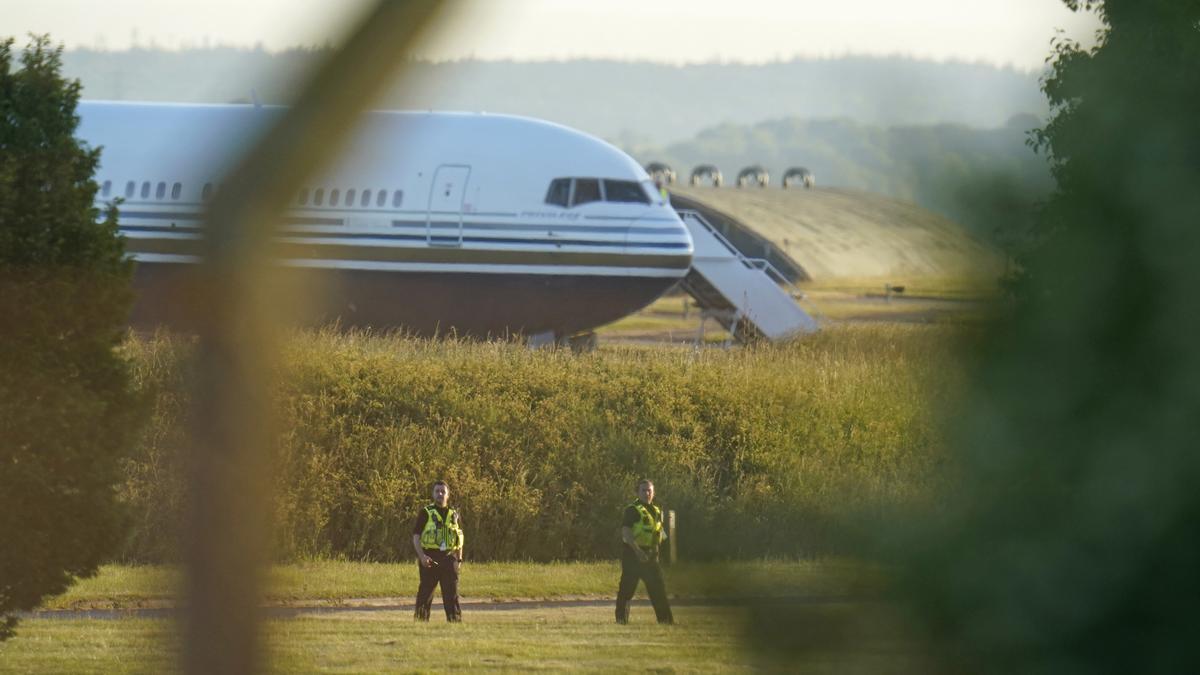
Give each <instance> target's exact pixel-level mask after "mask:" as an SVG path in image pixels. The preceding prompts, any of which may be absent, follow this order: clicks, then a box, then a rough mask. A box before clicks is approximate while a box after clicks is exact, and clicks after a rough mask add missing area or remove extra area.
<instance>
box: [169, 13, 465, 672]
mask: <svg viewBox="0 0 1200 675" xmlns="http://www.w3.org/2000/svg"><path fill="white" fill-rule="evenodd" d="M443 4H444V3H441V2H438V0H411V1H402V0H383V1H381V2H378V3H377V4H376V5H375V6H374V8H373V9H372V10H371V11H370V12H368V14H367V16H366V18H365V19H364V20H363V21H362V22H361V23H360V24H359V25H358V27H357V28H356V29H355V30H354V32H353V34H352V37H350V39H349V40H348V41H347V43H346V44H345V46H344V47H343V48H341V49H340V50H338V51H337V52H336V53H335V54H333V55H332V56H331V57H330V59H329V60H328V61H327V62H325V63H324V64H322V65H321V66H320V67H319V68H318V69H317V71H316V72H315V74H314V76H313V78H312V79H311V81H310V82H309V83H308V84H307V85H306V86H305V88H304V90H303V92H302V93H301V94H300V96H299V99H298V100H297V101H296V103H295V104H294V106H293V107H291V108H290V109H289V110H288V111H287V112H286V114H284V116H283V117H282V118H280V120H279V122H278V123H277V124H276V125H275V126H274V127H272V128H271V129H269V130H268V131H267V132H266V133H265V134H264V135H263V136H262V137H261V138H260V139H259V140H258V142H257V143H256V144H255V145H254V147H253V148H252V149H250V150H249V152H248V153H247V154H246V155H245V156H244V157H242V158H241V160H239V161H238V162H237V163H236V164H235V168H234V169H233V170H232V171H231V172H230V173H229V174H228V175H227V176H226V177H225V180H224V185H225V187H224V188H223V189H222V190H221V191H220V192H218V194H217V197H216V199H215V200H214V201H213V203H212V206H211V209H210V210H209V213H208V216H207V220H206V224H205V225H206V229H205V232H206V237H207V239H206V247H207V248H206V258H205V261H204V263H203V264H201V265H199V266H198V269H197V282H198V284H197V288H196V289H195V292H196V293H195V295H196V298H197V301H196V303H195V306H194V309H195V316H194V320H195V321H194V325H196V326H197V333H198V334H199V338H200V341H199V348H198V353H197V358H198V361H197V368H196V392H195V399H194V400H195V408H194V412H195V415H194V422H193V424H194V428H193V430H192V443H193V445H192V453H193V455H192V462H191V482H192V499H193V503H192V509H191V514H190V515H191V520H190V522H189V524H188V525H189V529H188V530H187V539H188V541H187V544H186V549H185V550H186V552H187V575H186V582H185V583H186V587H185V589H184V592H185V595H186V598H185V606H186V610H185V612H184V614H183V615H182V617H183V626H182V629H183V648H182V652H181V658H182V660H183V664H182V665H183V670H184V672H187V673H197V674H199V673H204V674H206V675H207V674H208V673H230V674H236V673H251V672H254V671H256V670H259V669H260V668H261V667H262V665H263V660H262V654H261V652H260V649H259V636H258V608H259V578H260V576H261V574H262V572H263V569H264V565H265V562H266V560H267V547H268V542H269V541H270V536H269V529H268V527H267V512H268V507H269V504H270V502H269V492H268V489H267V488H268V486H269V484H270V481H269V480H268V471H267V464H268V458H269V450H270V447H271V445H272V444H273V443H274V442H275V439H276V435H275V434H273V433H272V428H271V425H270V418H271V404H270V383H269V381H268V377H269V376H270V374H271V372H272V369H271V365H272V357H273V355H274V354H275V353H276V350H275V348H274V344H275V340H274V338H275V328H276V325H277V323H278V322H277V319H278V318H279V317H280V316H281V314H280V312H279V308H280V307H284V306H287V305H288V304H289V303H290V302H294V301H295V300H296V298H286V297H284V296H282V295H281V294H280V293H279V281H280V280H279V279H278V278H276V276H277V275H276V274H275V272H276V268H277V265H274V264H272V262H271V260H270V255H269V254H270V242H271V235H272V232H273V231H274V229H275V226H276V225H277V223H278V220H279V214H280V212H281V211H282V210H283V208H284V206H285V205H286V204H287V202H288V198H289V196H290V195H291V194H292V193H293V191H294V190H295V189H296V188H297V187H298V186H299V185H300V184H301V182H302V181H303V180H304V179H305V178H306V177H307V176H309V175H310V174H311V173H313V172H314V171H315V170H317V169H319V168H320V167H321V166H322V165H324V164H326V163H327V162H328V161H329V160H331V159H332V158H333V156H334V154H335V153H336V152H337V151H338V150H339V149H340V148H341V147H342V145H343V144H344V142H345V140H346V139H347V137H348V135H349V133H350V131H351V126H352V123H353V122H354V121H355V118H356V117H357V116H358V115H359V113H360V111H361V110H362V109H363V108H364V107H365V106H367V105H368V104H369V103H370V102H371V101H372V100H373V98H374V97H375V96H376V95H377V93H378V92H379V91H380V90H381V89H382V88H383V86H384V85H385V84H387V83H388V82H389V81H391V80H392V79H393V78H394V76H395V75H396V72H397V69H396V66H397V65H398V64H399V63H400V62H401V59H402V58H403V57H404V55H405V54H406V51H407V50H408V49H409V47H410V46H411V45H412V43H413V41H414V39H415V38H416V37H417V36H419V35H420V34H421V32H422V31H423V30H425V29H426V28H427V27H428V24H429V22H430V20H431V19H432V18H433V16H434V15H435V13H437V11H438V10H439V9H440V7H441V6H442V5H443Z"/></svg>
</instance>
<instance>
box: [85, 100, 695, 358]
mask: <svg viewBox="0 0 1200 675" xmlns="http://www.w3.org/2000/svg"><path fill="white" fill-rule="evenodd" d="M282 112H283V110H282V109H281V108H273V107H254V106H238V105H176V104H133V103H107V102H84V103H81V104H80V105H79V114H80V118H81V123H80V127H79V132H78V133H79V136H80V137H81V138H82V139H83V140H84V141H86V142H87V143H88V144H90V145H91V146H92V147H102V148H103V151H102V154H101V164H100V167H99V169H98V171H97V174H96V179H97V182H98V183H100V185H101V189H100V191H99V192H98V194H97V197H96V199H97V205H98V206H103V205H104V204H107V203H108V202H110V201H111V200H113V199H116V198H121V199H123V202H122V203H121V204H120V207H119V212H120V215H119V226H120V231H121V233H122V234H123V235H124V236H125V238H126V249H127V251H128V252H129V253H130V255H131V256H132V257H133V258H134V259H135V260H136V261H137V268H136V272H135V280H134V283H135V290H136V292H137V296H136V298H137V299H136V300H135V305H134V309H133V316H132V317H131V323H132V324H133V325H135V326H143V327H144V326H150V325H154V324H158V323H166V324H174V323H186V321H185V320H184V317H185V316H186V314H187V311H186V310H187V307H186V300H185V299H184V298H183V296H181V295H180V292H181V291H180V288H181V285H180V280H181V279H182V278H183V277H184V276H186V273H187V270H188V269H189V268H191V267H192V266H193V265H194V263H196V262H197V261H198V260H199V259H200V258H199V252H200V250H201V248H200V245H201V243H202V241H201V240H202V237H203V233H202V230H201V224H202V222H203V220H204V211H205V206H206V203H207V202H208V201H209V200H210V199H211V198H212V195H213V194H214V193H215V191H216V190H218V189H219V187H220V186H219V181H220V180H221V177H222V176H223V175H224V173H225V171H226V169H227V168H228V164H229V162H231V161H232V160H233V158H235V157H236V155H237V154H238V152H239V150H240V149H242V148H244V147H245V146H246V145H247V144H248V143H249V142H251V141H252V140H253V138H254V137H255V136H256V135H257V134H259V133H261V132H262V131H263V130H264V128H265V126H266V125H268V124H270V123H271V122H272V121H274V120H276V119H278V116H279V115H281V114H282ZM283 222H284V224H285V225H284V228H283V230H282V232H281V233H280V237H279V241H278V242H277V245H278V247H277V248H278V250H279V251H280V253H279V255H280V262H281V263H282V264H283V265H284V266H285V267H287V268H288V269H291V270H296V271H297V273H302V274H305V275H309V276H314V277H316V278H318V280H319V284H320V285H319V287H320V288H321V289H322V290H323V292H322V293H320V294H319V296H318V297H317V298H316V299H315V302H314V303H313V304H314V305H315V307H313V308H312V310H311V313H310V316H311V317H312V318H313V320H315V321H320V322H326V321H335V320H336V321H338V322H340V323H341V325H344V326H370V327H374V328H404V329H406V330H410V331H413V332H415V333H418V334H446V333H457V334H459V335H474V336H479V337H485V336H489V335H491V336H498V335H504V334H512V333H524V334H539V333H547V332H553V333H555V334H557V335H570V334H574V333H578V332H581V331H586V330H590V329H592V328H595V327H596V326H599V325H602V324H605V323H608V322H610V321H613V320H615V319H618V318H620V317H622V316H625V315H627V314H630V313H632V312H634V311H637V310H638V309H640V308H642V307H644V306H645V305H647V304H649V303H650V302H652V301H653V300H654V299H655V298H657V297H659V296H660V295H661V294H662V293H664V292H665V291H666V290H668V289H669V288H671V287H672V286H673V285H674V284H675V283H676V282H677V281H679V280H680V279H681V278H682V277H683V276H685V275H686V274H687V271H688V268H689V266H690V264H691V257H692V241H691V238H690V236H689V235H688V231H687V228H686V226H685V225H684V224H683V222H682V221H681V220H680V219H679V216H678V215H677V214H676V213H675V211H674V210H673V209H672V208H671V207H670V205H669V204H667V203H665V202H664V200H663V199H662V198H661V197H660V196H659V195H658V193H657V191H656V190H655V188H654V186H653V184H652V182H651V181H650V179H649V177H648V176H647V174H646V172H645V171H644V170H643V169H642V167H641V166H639V165H638V164H637V162H635V161H634V160H633V159H632V158H630V157H629V156H628V155H625V154H624V153H623V152H621V151H620V150H618V149H616V148H614V147H613V146H611V145H609V144H607V143H605V142H603V141H601V140H599V139H596V138H594V137H592V136H589V135H587V134H584V133H581V132H578V131H575V130H572V129H568V128H566V127H563V126H560V125H556V124H552V123H549V122H543V121H539V120H533V119H528V118H521V117H513V116H507V115H490V114H469V113H423V112H372V113H367V114H365V115H363V118H362V121H361V124H360V125H359V126H358V128H357V129H356V131H355V133H354V135H353V138H352V140H351V142H350V143H349V144H348V145H347V147H346V148H345V150H344V152H342V153H341V154H340V155H339V158H338V159H337V160H336V161H335V162H334V163H332V165H331V166H330V167H329V168H328V169H326V170H324V171H322V172H321V173H320V174H319V175H317V176H315V177H314V178H312V179H311V180H309V181H308V182H307V183H306V184H305V185H304V186H303V187H301V188H300V189H298V190H297V192H296V194H295V196H294V197H293V199H292V200H291V203H290V204H289V206H288V208H287V210H286V212H285V213H284V216H283Z"/></svg>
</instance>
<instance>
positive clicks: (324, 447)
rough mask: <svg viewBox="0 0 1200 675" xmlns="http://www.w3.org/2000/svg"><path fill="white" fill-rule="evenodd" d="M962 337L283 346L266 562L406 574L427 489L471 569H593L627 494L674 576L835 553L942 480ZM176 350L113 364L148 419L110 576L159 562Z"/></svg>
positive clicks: (859, 333) (165, 548)
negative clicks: (401, 566)
mask: <svg viewBox="0 0 1200 675" xmlns="http://www.w3.org/2000/svg"><path fill="white" fill-rule="evenodd" d="M961 339H962V334H961V330H960V329H955V328H951V327H944V326H942V327H905V326H896V325H878V326H858V327H841V328H834V329H829V330H826V331H824V332H822V333H820V334H818V335H814V336H812V337H809V338H806V339H804V340H801V341H799V342H796V343H794V344H790V345H783V346H773V347H771V346H766V347H760V348H751V349H732V350H718V349H701V350H698V351H697V350H692V349H687V348H675V347H662V348H633V347H628V348H618V347H606V348H604V349H601V350H598V351H596V352H594V353H591V354H585V355H575V354H572V353H570V352H566V351H545V350H541V351H534V350H529V349H527V348H524V347H522V346H519V345H514V344H509V343H472V342H453V341H437V342H429V341H422V340H416V339H408V338H402V337H394V336H378V335H371V334H364V333H350V334H343V333H337V332H333V331H324V332H317V333H298V334H295V335H293V336H291V337H290V338H289V339H288V340H286V341H285V343H284V345H283V353H282V354H281V356H282V358H281V359H280V362H281V363H282V364H283V365H282V366H281V371H280V372H279V376H278V380H277V387H276V392H277V394H276V403H277V406H278V411H279V419H280V420H281V421H282V426H281V428H282V429H283V430H284V432H283V434H282V437H281V438H280V442H279V444H278V447H277V448H275V450H274V452H275V456H276V464H275V466H276V476H277V480H276V494H275V496H274V502H273V503H274V511H275V512H274V516H275V524H276V529H275V531H276V538H277V541H276V547H277V551H278V556H279V557H280V558H281V559H285V560H287V559H296V558H306V557H346V558H351V559H375V560H393V559H396V558H403V557H405V556H407V555H409V554H410V552H409V549H410V544H409V539H410V532H411V522H412V518H413V516H414V515H415V511H416V509H417V508H419V506H420V505H421V504H422V503H424V502H425V501H426V500H427V498H428V492H429V485H430V483H431V482H432V481H433V480H434V479H437V478H444V479H446V480H447V481H448V482H449V483H450V485H451V489H452V501H453V502H454V503H455V504H456V505H458V506H459V507H460V509H461V510H462V513H463V520H464V524H465V527H466V531H467V538H468V539H467V541H468V549H469V555H471V556H473V557H477V558H482V559H497V560H503V559H532V560H556V559H589V558H597V557H609V556H611V555H613V554H614V553H615V551H616V542H617V534H616V532H617V525H618V521H619V517H620V512H621V508H622V506H623V505H624V504H625V503H627V502H628V501H629V500H630V499H631V498H632V494H633V487H634V483H635V481H636V479H638V478H639V477H642V476H649V477H652V478H654V479H655V481H656V484H657V487H658V492H659V495H660V501H661V502H662V503H663V504H664V505H665V506H666V507H668V508H673V509H675V510H676V511H677V513H678V518H679V534H678V539H679V542H678V545H679V548H680V551H681V554H682V555H684V556H687V557H689V558H693V559H695V558H714V557H727V556H763V555H775V554H781V555H797V554H798V555H817V554H823V553H832V552H837V551H840V550H843V549H844V547H845V546H846V540H845V537H844V535H845V534H846V533H847V532H852V531H853V529H852V527H851V525H852V524H853V523H854V522H856V521H857V520H859V519H861V518H862V517H863V516H867V517H870V515H871V514H876V513H881V512H886V511H887V510H890V509H893V508H898V507H901V506H903V505H905V504H908V503H911V502H912V501H913V500H914V499H920V498H921V496H922V495H923V494H925V493H926V492H927V488H928V486H929V483H930V481H932V480H936V476H937V475H939V474H938V472H937V470H936V469H937V467H938V465H939V464H940V463H941V462H942V458H943V453H942V447H941V440H940V436H939V431H938V429H939V425H938V420H937V416H936V414H935V411H939V410H945V409H946V407H947V406H948V405H949V404H950V402H951V401H953V400H954V398H955V395H956V392H957V391H958V390H959V389H960V387H961V385H962V377H963V376H962V363H961V361H960V360H959V359H958V357H956V356H955V354H956V346H957V345H958V343H959V342H960V341H961ZM191 352H192V345H191V344H190V342H189V341H187V340H183V339H179V338H172V337H168V336H166V335H158V336H155V337H153V338H148V339H147V338H142V339H136V338H135V339H131V340H130V341H129V343H128V344H127V346H126V354H127V355H128V357H129V358H130V359H131V360H132V362H133V363H134V364H135V366H136V372H137V382H138V385H139V386H140V387H141V388H143V389H144V390H146V391H148V392H150V393H151V394H152V395H153V396H154V397H155V399H156V401H157V407H156V413H155V417H154V420H153V422H152V424H151V425H150V427H149V428H148V429H147V430H146V432H145V434H144V436H143V439H142V441H141V444H140V446H139V448H138V451H137V453H136V456H135V458H134V459H133V460H131V461H130V462H129V463H128V464H127V465H126V467H125V468H126V482H125V484H124V486H123V489H122V494H123V497H124V499H125V501H126V503H127V504H128V506H129V509H130V512H131V514H132V515H133V526H132V527H131V528H130V536H129V541H128V542H127V545H126V547H125V554H124V557H125V558H126V559H127V560H133V561H169V560H172V559H173V558H174V557H175V551H176V550H177V546H176V534H175V533H176V532H177V528H176V527H175V523H176V522H177V521H178V518H179V515H180V514H181V512H182V508H183V507H182V505H183V503H184V491H183V488H182V482H181V480H180V476H181V475H182V465H181V462H182V458H181V454H180V452H179V450H180V448H181V447H182V446H183V440H184V435H183V434H184V429H185V428H186V422H187V414H188V407H189V404H188V395H187V382H188V377H189V375H188V373H189V363H190V361H189V359H190V355H191Z"/></svg>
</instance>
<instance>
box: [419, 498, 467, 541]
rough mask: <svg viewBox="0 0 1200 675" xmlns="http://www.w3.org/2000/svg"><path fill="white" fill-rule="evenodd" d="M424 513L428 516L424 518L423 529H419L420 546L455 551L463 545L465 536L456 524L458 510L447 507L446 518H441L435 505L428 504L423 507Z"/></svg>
mask: <svg viewBox="0 0 1200 675" xmlns="http://www.w3.org/2000/svg"><path fill="white" fill-rule="evenodd" d="M425 513H426V514H428V516H429V517H428V518H426V519H425V529H424V530H422V531H421V548H430V549H434V548H436V549H440V550H442V551H457V550H458V549H460V548H462V547H463V544H464V543H465V542H466V538H465V537H463V531H462V528H461V527H459V525H458V512H456V511H455V510H454V509H448V510H447V511H446V519H445V520H442V514H440V513H438V510H437V507H436V506H434V505H433V504H430V505H429V506H426V507H425Z"/></svg>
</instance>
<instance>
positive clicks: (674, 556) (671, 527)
mask: <svg viewBox="0 0 1200 675" xmlns="http://www.w3.org/2000/svg"><path fill="white" fill-rule="evenodd" d="M667 541H669V542H670V543H671V557H670V558H669V559H668V563H667V564H669V565H674V564H675V561H676V560H678V559H679V557H678V556H679V549H678V548H677V547H676V546H675V509H671V510H670V511H667Z"/></svg>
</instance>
